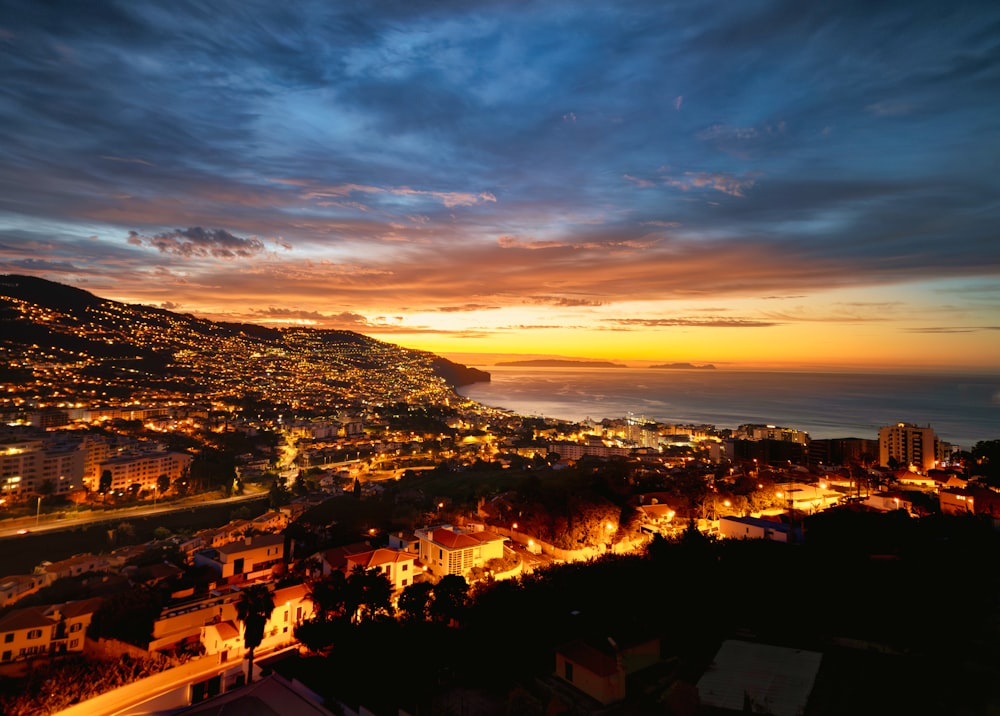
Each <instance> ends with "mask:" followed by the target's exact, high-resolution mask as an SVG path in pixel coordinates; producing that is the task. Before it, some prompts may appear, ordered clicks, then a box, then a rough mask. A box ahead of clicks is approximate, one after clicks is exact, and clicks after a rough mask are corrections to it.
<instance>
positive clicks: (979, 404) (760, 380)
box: [459, 366, 1000, 450]
mask: <svg viewBox="0 0 1000 716" xmlns="http://www.w3.org/2000/svg"><path fill="white" fill-rule="evenodd" d="M480 367H482V368H483V369H484V370H488V371H489V372H490V374H491V375H492V381H491V382H490V383H476V384H474V385H467V386H464V387H462V388H461V389H460V391H459V392H461V393H462V394H463V395H465V396H467V397H469V398H472V399H473V400H476V401H478V402H480V403H483V404H484V405H489V406H493V407H497V408H505V409H508V410H511V411H513V412H516V413H519V414H522V415H536V416H545V417H552V418H560V419H564V420H573V421H579V420H584V419H586V418H592V419H594V420H598V421H599V420H601V419H603V418H621V417H626V416H628V415H632V416H635V417H645V418H647V419H649V420H655V421H657V422H661V423H696V424H702V423H707V424H711V425H715V426H717V427H719V428H735V427H737V426H739V425H742V424H745V423H755V424H767V425H777V426H781V427H788V428H794V429H796V430H804V431H806V432H808V433H809V435H810V437H812V438H843V437H856V438H868V439H876V438H878V429H879V427H881V426H883V425H892V424H895V423H899V422H905V423H913V424H915V425H920V426H927V425H930V426H931V427H932V428H933V429H934V431H935V433H936V434H937V436H938V437H939V438H940V439H942V440H946V441H948V442H950V443H954V444H957V445H959V446H960V447H962V448H963V449H965V450H968V449H971V448H972V447H973V446H974V445H975V443H976V442H978V441H980V440H1000V375H958V374H955V375H946V374H930V373H927V374H916V373H901V374H892V373H837V372H828V373H811V372H792V371H749V370H724V369H717V370H709V369H692V370H688V369H640V368H577V367H573V368H535V367H522V366H516V367H512V366H480Z"/></svg>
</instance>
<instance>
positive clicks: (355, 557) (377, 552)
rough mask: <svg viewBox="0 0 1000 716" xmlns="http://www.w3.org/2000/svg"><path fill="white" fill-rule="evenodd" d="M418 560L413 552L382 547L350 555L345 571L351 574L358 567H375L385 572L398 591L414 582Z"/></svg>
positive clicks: (366, 568)
mask: <svg viewBox="0 0 1000 716" xmlns="http://www.w3.org/2000/svg"><path fill="white" fill-rule="evenodd" d="M416 562H417V555H415V554H413V553H411V552H402V551H400V550H396V549H386V548H385V547H380V548H379V549H374V550H369V551H367V552H360V553H358V554H351V555H348V556H347V563H346V564H345V565H344V571H345V572H347V573H348V574H350V572H351V571H352V570H354V569H355V568H356V567H361V568H362V569H365V570H368V569H374V570H376V571H378V572H379V573H380V574H384V575H385V576H386V577H387V578H388V579H389V582H390V583H391V584H392V590H393V591H394V592H398V591H401V590H402V589H405V588H406V587H407V586H408V585H410V584H413V581H414V576H415V575H416V573H417V572H418V569H417V566H416Z"/></svg>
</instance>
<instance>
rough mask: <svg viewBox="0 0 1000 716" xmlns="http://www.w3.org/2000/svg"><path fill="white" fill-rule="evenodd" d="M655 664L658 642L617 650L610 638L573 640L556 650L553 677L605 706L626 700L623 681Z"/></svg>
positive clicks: (657, 655) (648, 642) (632, 645)
mask: <svg viewBox="0 0 1000 716" xmlns="http://www.w3.org/2000/svg"><path fill="white" fill-rule="evenodd" d="M659 661H660V640H659V638H652V639H646V640H641V641H635V642H631V643H628V644H627V645H621V646H619V644H618V642H616V641H615V640H614V639H612V638H610V637H609V638H607V639H606V640H603V641H602V640H596V641H595V640H584V639H577V640H575V641H572V642H570V643H568V644H564V645H562V646H560V647H558V648H557V649H556V671H555V675H556V676H557V677H558V678H560V679H562V680H563V681H565V682H567V683H569V684H572V685H573V687H574V688H576V689H578V690H579V691H582V692H583V693H585V694H587V695H588V696H590V697H591V698H593V699H595V700H596V701H598V702H599V703H600V704H601V705H603V706H607V705H608V704H612V703H614V702H616V701H621V700H623V699H624V698H625V697H626V695H627V693H626V691H627V688H626V687H627V683H626V682H627V677H629V676H630V675H632V674H634V673H636V672H638V671H641V670H642V669H645V668H646V667H649V666H652V665H654V664H656V663H658V662H659Z"/></svg>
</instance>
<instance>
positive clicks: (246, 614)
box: [236, 584, 274, 684]
mask: <svg viewBox="0 0 1000 716" xmlns="http://www.w3.org/2000/svg"><path fill="white" fill-rule="evenodd" d="M273 611H274V597H273V596H271V591H270V590H269V589H268V588H267V586H266V585H263V584H252V585H250V586H249V587H245V588H244V589H243V590H242V591H241V592H240V597H239V599H238V600H237V601H236V619H237V621H239V622H240V623H241V624H242V625H243V645H244V646H245V647H246V648H247V683H248V684H249V683H250V682H251V681H253V657H254V650H255V649H256V648H257V647H258V646H260V643H261V642H262V641H264V627H265V626H267V620H268V619H270V618H271V612H273Z"/></svg>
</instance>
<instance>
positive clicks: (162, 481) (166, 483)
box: [156, 472, 170, 495]
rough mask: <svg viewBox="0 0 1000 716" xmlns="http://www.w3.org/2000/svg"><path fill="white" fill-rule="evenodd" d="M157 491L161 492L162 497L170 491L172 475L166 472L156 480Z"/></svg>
mask: <svg viewBox="0 0 1000 716" xmlns="http://www.w3.org/2000/svg"><path fill="white" fill-rule="evenodd" d="M156 489H157V490H159V491H160V494H161V495H162V494H163V493H165V492H167V490H169V489H170V475H168V474H167V473H165V472H164V473H162V474H161V475H160V476H159V477H158V478H156Z"/></svg>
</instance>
